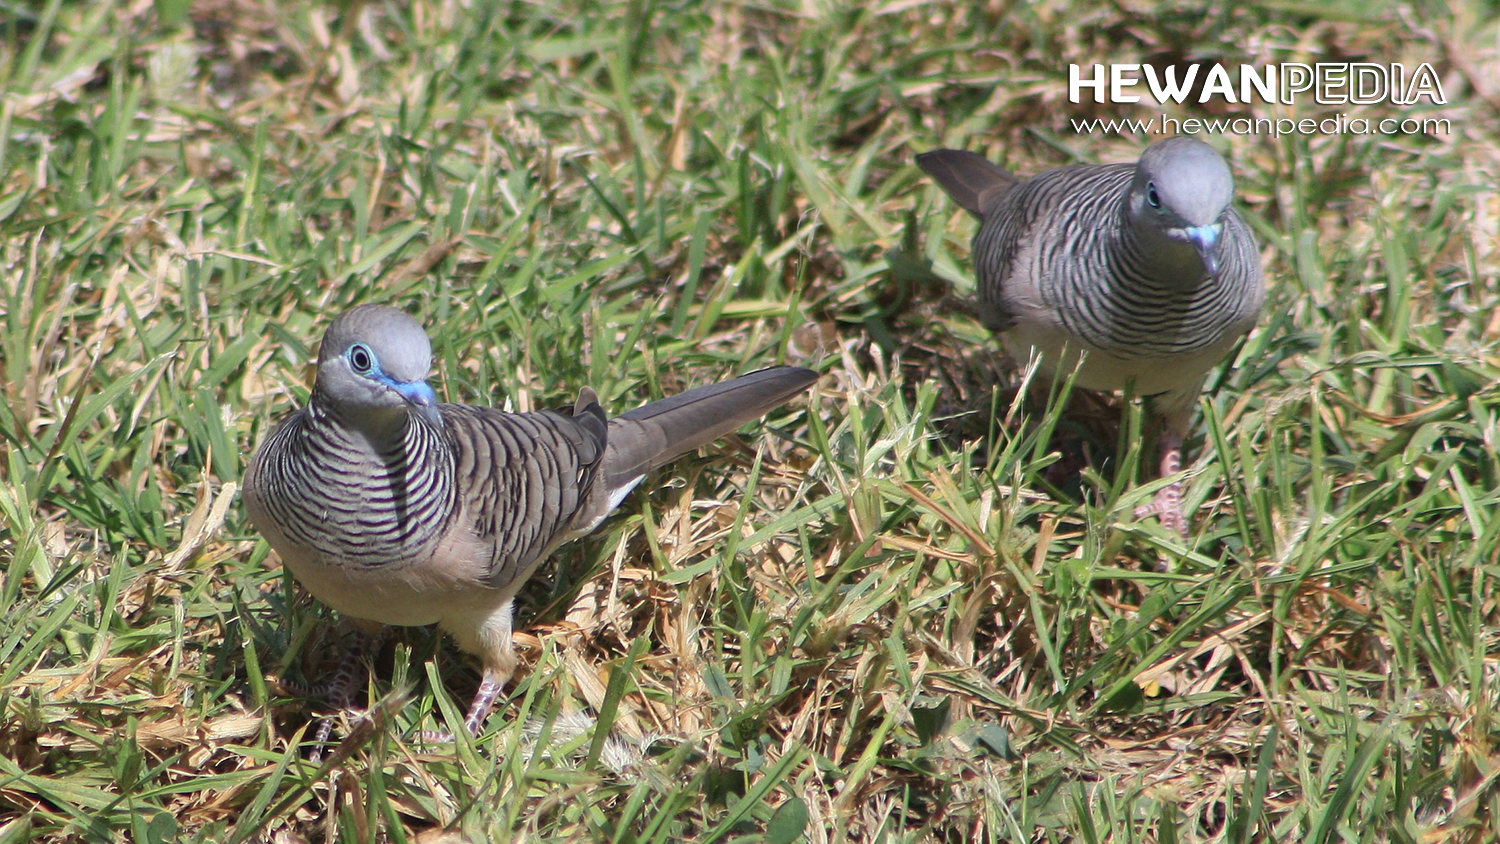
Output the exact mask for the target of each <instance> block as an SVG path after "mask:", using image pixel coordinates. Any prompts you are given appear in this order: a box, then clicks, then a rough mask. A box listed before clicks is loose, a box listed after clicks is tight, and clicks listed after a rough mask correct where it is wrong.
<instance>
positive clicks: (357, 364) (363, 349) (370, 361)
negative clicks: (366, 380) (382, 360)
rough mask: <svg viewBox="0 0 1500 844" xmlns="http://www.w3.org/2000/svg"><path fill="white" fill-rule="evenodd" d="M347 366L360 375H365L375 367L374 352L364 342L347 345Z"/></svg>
mask: <svg viewBox="0 0 1500 844" xmlns="http://www.w3.org/2000/svg"><path fill="white" fill-rule="evenodd" d="M349 366H350V367H351V368H352V369H353V370H354V371H355V372H358V373H359V374H360V375H366V374H368V373H369V372H370V371H371V370H373V369H374V368H375V353H374V352H372V351H370V347H369V346H366V345H365V344H364V343H355V344H354V345H352V346H350V347H349Z"/></svg>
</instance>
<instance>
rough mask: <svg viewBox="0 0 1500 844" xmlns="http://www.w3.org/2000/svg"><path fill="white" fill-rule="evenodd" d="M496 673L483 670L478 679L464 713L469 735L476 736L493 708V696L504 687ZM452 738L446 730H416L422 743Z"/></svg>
mask: <svg viewBox="0 0 1500 844" xmlns="http://www.w3.org/2000/svg"><path fill="white" fill-rule="evenodd" d="M506 679H508V678H502V677H500V676H499V675H498V674H496V673H494V672H491V671H485V672H484V677H483V679H481V680H480V681H479V690H478V691H476V692H475V693H474V701H473V702H472V703H470V704H469V711H468V713H467V714H465V715H464V729H465V730H468V732H469V735H471V736H477V735H479V731H480V729H481V728H483V727H484V722H485V719H487V718H488V717H489V715H490V710H492V709H494V708H495V698H497V697H499V696H500V690H501V689H502V688H504V687H505V680H506ZM453 740H454V736H453V734H452V733H450V732H448V731H446V730H420V731H418V732H417V741H419V742H422V743H423V744H449V743H451V742H452V741H453Z"/></svg>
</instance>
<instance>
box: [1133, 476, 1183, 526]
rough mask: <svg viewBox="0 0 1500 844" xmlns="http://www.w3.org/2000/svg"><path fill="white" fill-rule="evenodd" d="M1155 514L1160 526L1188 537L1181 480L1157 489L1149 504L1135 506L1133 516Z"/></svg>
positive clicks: (1142, 517)
mask: <svg viewBox="0 0 1500 844" xmlns="http://www.w3.org/2000/svg"><path fill="white" fill-rule="evenodd" d="M1148 516H1156V518H1157V520H1158V521H1160V522H1161V526H1162V527H1164V528H1166V529H1167V530H1170V531H1172V532H1173V533H1175V534H1177V535H1178V536H1180V537H1182V538H1183V539H1187V538H1188V520H1187V517H1186V516H1184V515H1183V513H1182V482H1181V481H1173V482H1171V483H1169V484H1167V485H1166V486H1164V487H1162V488H1161V489H1160V490H1158V491H1157V493H1156V497H1155V498H1153V499H1152V500H1151V503H1150V504H1142V505H1141V506H1139V507H1137V508H1135V517H1136V518H1137V519H1144V518H1147V517H1148Z"/></svg>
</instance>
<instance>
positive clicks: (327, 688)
mask: <svg viewBox="0 0 1500 844" xmlns="http://www.w3.org/2000/svg"><path fill="white" fill-rule="evenodd" d="M379 641H380V640H379V638H377V637H375V636H371V635H370V634H368V633H365V632H364V631H355V633H354V641H353V642H351V643H350V645H349V651H348V653H346V654H345V655H344V658H343V660H341V661H340V662H339V667H338V669H337V670H336V671H334V674H333V679H332V680H329V681H328V682H326V683H301V682H298V681H296V680H289V679H286V678H277V680H276V684H277V685H278V686H280V687H281V688H282V689H283V690H285V691H286V692H288V693H290V694H293V695H296V696H297V697H305V698H311V699H313V700H320V701H323V702H324V703H327V704H328V705H329V706H331V707H333V709H334V710H335V712H334V714H332V715H325V716H323V717H322V718H320V719H319V720H318V729H317V730H316V731H315V732H314V733H313V751H312V754H311V755H310V756H309V757H308V759H309V760H310V761H311V762H312V763H313V764H314V765H316V764H318V763H319V762H321V761H323V750H324V749H325V748H326V747H327V746H328V739H329V737H330V736H332V735H333V722H334V721H335V720H337V719H338V717H339V716H340V715H343V716H345V717H347V718H349V719H350V720H351V721H353V720H357V719H359V718H362V717H364V715H365V713H364V711H363V710H360V709H356V708H355V706H354V690H355V688H356V687H357V686H358V685H359V679H360V677H361V676H362V675H363V672H362V671H361V669H362V668H364V666H365V658H366V657H367V656H369V655H370V654H371V653H373V651H374V650H375V648H376V646H377V644H378V642H379Z"/></svg>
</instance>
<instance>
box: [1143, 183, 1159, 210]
mask: <svg viewBox="0 0 1500 844" xmlns="http://www.w3.org/2000/svg"><path fill="white" fill-rule="evenodd" d="M1146 201H1147V202H1149V203H1150V204H1151V207H1152V208H1160V207H1161V197H1160V196H1157V195H1156V185H1155V184H1152V183H1150V182H1148V183H1147V184H1146Z"/></svg>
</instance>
